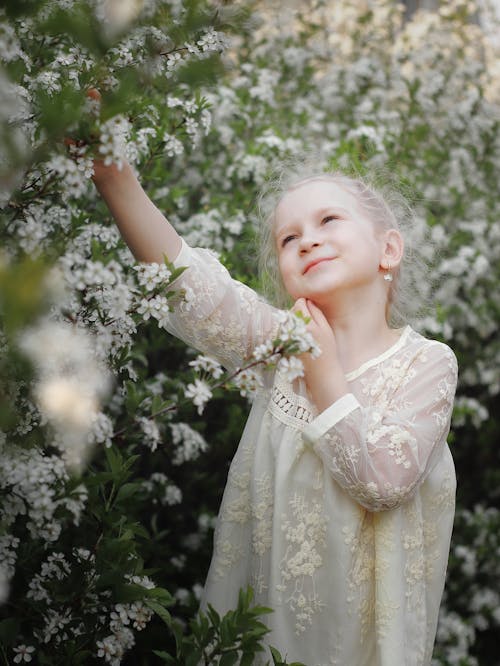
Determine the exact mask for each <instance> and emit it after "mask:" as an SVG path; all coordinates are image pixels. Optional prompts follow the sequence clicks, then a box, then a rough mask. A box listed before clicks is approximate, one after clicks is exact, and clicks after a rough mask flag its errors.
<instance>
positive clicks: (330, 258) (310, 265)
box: [303, 257, 335, 275]
mask: <svg viewBox="0 0 500 666" xmlns="http://www.w3.org/2000/svg"><path fill="white" fill-rule="evenodd" d="M334 258H335V257H322V258H321V259H316V261H311V262H310V263H309V264H307V266H306V267H305V269H304V272H303V275H305V274H306V273H307V272H308V271H309V270H311V268H314V267H315V266H317V265H318V264H322V263H323V262H325V261H332V260H333V259H334Z"/></svg>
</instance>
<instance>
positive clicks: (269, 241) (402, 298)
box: [258, 163, 432, 327]
mask: <svg viewBox="0 0 500 666" xmlns="http://www.w3.org/2000/svg"><path fill="white" fill-rule="evenodd" d="M314 180H323V181H327V182H331V183H333V184H335V185H338V186H339V187H342V188H343V189H344V190H346V191H347V192H349V193H350V194H352V195H353V196H354V197H355V198H356V200H357V202H358V204H359V206H360V208H361V210H362V212H363V213H365V214H366V215H367V217H368V219H369V220H371V221H372V222H373V224H374V225H375V227H376V228H378V229H379V230H380V231H384V230H387V229H397V230H398V231H399V232H400V233H401V235H402V237H403V240H404V244H405V250H404V255H403V259H402V261H401V264H400V266H399V267H398V268H396V269H393V270H392V271H391V273H392V276H393V281H392V282H391V283H390V287H389V292H388V303H387V307H386V318H387V321H388V323H389V324H390V325H391V326H393V327H398V326H402V325H404V324H406V323H409V322H412V323H415V322H416V320H417V319H419V318H420V317H422V316H423V315H424V314H425V310H426V309H427V306H428V305H429V303H430V292H431V286H432V285H431V284H430V280H429V279H428V278H429V275H430V274H431V270H430V263H431V256H429V255H430V254H432V252H430V250H431V249H432V248H431V244H430V242H429V238H428V237H427V236H428V234H427V231H428V229H427V225H426V224H425V220H423V219H422V217H419V216H418V215H416V213H415V212H414V210H413V208H412V206H411V205H410V203H409V201H408V197H407V196H405V195H403V193H402V191H401V190H402V187H401V186H400V187H399V188H396V187H395V186H394V185H393V184H392V183H391V182H390V181H391V180H393V179H392V178H391V177H390V176H388V174H387V173H384V172H378V173H377V174H374V175H373V176H372V177H370V178H368V177H367V176H365V175H363V176H361V175H360V174H355V175H348V174H347V173H346V172H344V171H341V170H336V171H330V172H329V171H326V170H321V169H318V168H317V166H314V165H307V164H304V163H301V164H296V165H293V166H292V167H291V168H290V167H288V168H285V169H282V170H281V171H280V172H278V173H277V174H276V175H275V177H274V178H272V179H270V180H269V181H268V183H267V185H266V187H265V189H263V191H262V192H261V195H260V197H259V201H258V213H259V227H260V233H259V242H260V252H259V274H260V280H261V288H262V290H263V291H264V293H265V295H266V296H267V298H268V299H269V300H270V302H272V303H274V304H275V305H277V306H278V307H282V308H288V307H290V305H291V299H290V296H289V295H288V294H287V292H286V290H285V287H284V284H283V281H282V279H281V274H280V270H279V266H278V256H277V247H276V240H275V233H274V222H275V211H276V208H277V206H278V204H279V202H280V201H281V199H282V198H283V197H284V195H285V194H286V193H287V192H288V191H290V190H293V189H295V188H297V187H299V186H300V185H303V184H305V183H307V182H309V181H314ZM420 250H425V251H420ZM426 278H427V279H426Z"/></svg>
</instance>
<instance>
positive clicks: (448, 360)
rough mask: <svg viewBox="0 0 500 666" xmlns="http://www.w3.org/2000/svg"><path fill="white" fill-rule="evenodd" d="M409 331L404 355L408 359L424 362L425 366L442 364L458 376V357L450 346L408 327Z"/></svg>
mask: <svg viewBox="0 0 500 666" xmlns="http://www.w3.org/2000/svg"><path fill="white" fill-rule="evenodd" d="M407 329H408V334H407V339H406V344H405V345H404V353H405V354H406V355H407V357H409V358H412V359H414V360H417V359H418V360H420V361H423V362H424V364H425V363H428V364H432V365H435V364H440V365H442V366H443V367H447V368H448V369H449V370H451V371H453V374H455V375H456V374H457V372H458V362H457V357H456V355H455V353H454V351H453V349H452V348H451V347H450V346H449V345H448V344H446V343H445V342H443V341H441V340H435V339H433V338H429V337H426V336H425V335H423V334H422V333H419V332H418V331H416V330H415V329H413V328H412V327H411V326H408V327H407Z"/></svg>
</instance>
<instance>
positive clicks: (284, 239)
mask: <svg viewBox="0 0 500 666" xmlns="http://www.w3.org/2000/svg"><path fill="white" fill-rule="evenodd" d="M294 238H295V236H285V238H283V240H282V241H281V247H285V245H286V244H287V243H289V242H290V241H291V240H293V239H294Z"/></svg>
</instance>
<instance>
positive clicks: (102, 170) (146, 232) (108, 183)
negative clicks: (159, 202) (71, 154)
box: [93, 162, 181, 263]
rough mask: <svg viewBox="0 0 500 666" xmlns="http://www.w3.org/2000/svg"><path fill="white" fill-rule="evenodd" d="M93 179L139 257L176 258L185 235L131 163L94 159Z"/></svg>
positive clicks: (170, 259) (135, 254)
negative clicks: (150, 194)
mask: <svg viewBox="0 0 500 666" xmlns="http://www.w3.org/2000/svg"><path fill="white" fill-rule="evenodd" d="M93 181H94V183H95V185H96V187H97V189H98V191H99V192H100V194H101V195H102V197H103V199H104V201H105V202H106V204H107V206H108V208H109V210H110V212H111V214H112V215H113V217H114V219H115V222H116V224H117V226H118V229H119V230H120V233H121V235H122V236H123V239H124V240H125V242H126V243H127V245H128V246H129V248H130V250H131V251H132V253H133V255H134V256H135V258H136V259H137V260H138V261H144V262H156V263H163V259H164V255H166V256H167V259H168V260H169V261H173V260H174V259H175V258H176V257H177V255H178V254H179V251H180V249H181V238H180V236H179V234H178V233H177V232H176V230H175V229H174V228H173V226H172V225H171V224H170V222H169V221H168V220H167V218H166V217H165V216H164V215H163V214H162V213H161V212H160V211H159V210H158V208H157V207H156V206H155V205H154V204H153V202H152V201H151V199H150V198H149V197H148V195H147V194H146V192H144V190H143V189H142V186H141V184H140V183H139V181H138V180H137V178H136V176H135V174H134V172H133V171H132V169H131V167H130V165H129V164H127V163H124V165H123V168H122V169H121V170H119V169H118V168H117V166H116V165H114V164H113V165H111V166H104V164H103V163H102V162H95V163H94V176H93Z"/></svg>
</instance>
